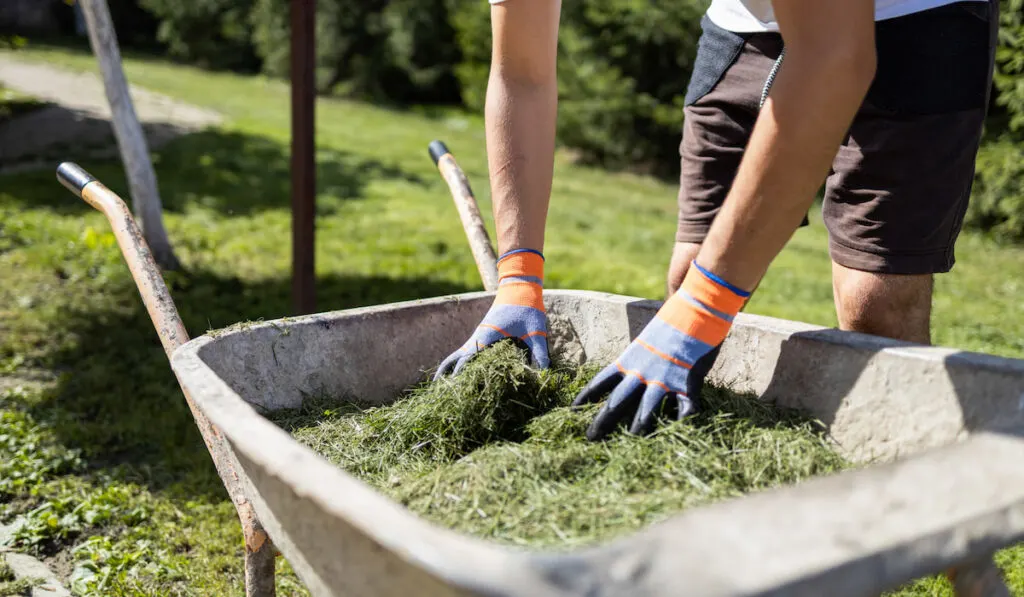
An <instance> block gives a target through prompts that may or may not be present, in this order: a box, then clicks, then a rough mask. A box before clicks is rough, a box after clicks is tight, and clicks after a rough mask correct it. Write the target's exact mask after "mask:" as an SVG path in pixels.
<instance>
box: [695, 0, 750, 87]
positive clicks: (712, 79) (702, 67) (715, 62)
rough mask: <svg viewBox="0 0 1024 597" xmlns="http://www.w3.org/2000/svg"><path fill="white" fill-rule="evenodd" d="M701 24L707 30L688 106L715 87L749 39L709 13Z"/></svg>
mask: <svg viewBox="0 0 1024 597" xmlns="http://www.w3.org/2000/svg"><path fill="white" fill-rule="evenodd" d="M700 26H701V29H702V31H703V32H702V33H701V36H700V40H698V42H697V56H696V58H695V59H694V61H693V73H692V74H691V75H690V83H689V85H688V86H687V88H686V97H685V98H684V100H683V105H684V106H690V105H692V104H693V103H694V102H696V101H697V100H699V99H700V98H702V97H704V96H705V95H707V94H708V93H709V92H710V91H711V90H712V89H714V88H715V85H717V84H718V81H719V80H721V78H722V75H724V74H725V71H726V70H728V69H729V67H730V66H731V65H732V63H733V62H735V60H736V57H737V56H739V54H740V51H741V50H743V44H744V43H745V42H746V38H744V37H743V36H742V35H740V34H738V33H733V32H731V31H727V30H725V29H722V28H721V27H719V26H718V25H715V24H714V23H712V22H711V19H709V18H708V16H707V15H704V16H703V17H702V18H701V21H700Z"/></svg>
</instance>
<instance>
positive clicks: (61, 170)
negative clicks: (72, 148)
mask: <svg viewBox="0 0 1024 597" xmlns="http://www.w3.org/2000/svg"><path fill="white" fill-rule="evenodd" d="M57 180H59V181H60V184H62V185H64V186H65V187H67V189H68V190H69V191H71V192H72V193H74V194H75V195H77V196H78V197H79V198H81V197H82V189H84V188H85V185H87V184H89V183H90V182H94V181H95V180H96V179H95V178H93V176H92V174H89V173H88V172H86V171H85V169H83V168H82V167H81V166H79V165H78V164H76V163H74V162H64V163H62V164H61V165H60V166H57Z"/></svg>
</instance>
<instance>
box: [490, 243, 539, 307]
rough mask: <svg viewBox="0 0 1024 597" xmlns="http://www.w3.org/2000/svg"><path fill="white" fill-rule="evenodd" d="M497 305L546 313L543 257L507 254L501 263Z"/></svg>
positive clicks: (499, 264) (499, 262) (528, 254)
mask: <svg viewBox="0 0 1024 597" xmlns="http://www.w3.org/2000/svg"><path fill="white" fill-rule="evenodd" d="M494 304H496V305H517V306H520V307H532V308H534V309H537V310H538V311H544V257H543V256H542V255H540V253H536V252H534V251H519V252H510V253H506V254H505V255H504V256H502V258H501V259H500V260H499V261H498V294H497V296H496V297H495V299H494Z"/></svg>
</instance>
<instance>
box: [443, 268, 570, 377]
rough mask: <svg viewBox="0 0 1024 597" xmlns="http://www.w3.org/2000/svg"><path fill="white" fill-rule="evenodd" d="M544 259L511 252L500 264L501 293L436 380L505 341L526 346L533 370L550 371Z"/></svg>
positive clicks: (444, 362) (499, 288)
mask: <svg viewBox="0 0 1024 597" xmlns="http://www.w3.org/2000/svg"><path fill="white" fill-rule="evenodd" d="M543 294H544V255H542V254H541V253H540V252H539V251H534V250H532V249H516V250H513V251H509V252H507V253H505V254H504V255H502V256H501V259H499V260H498V293H497V295H496V296H495V297H494V303H493V304H492V305H491V308H490V310H489V311H487V314H486V315H485V316H484V319H483V321H481V322H480V325H479V326H478V327H477V328H476V332H475V333H474V334H473V335H472V336H471V337H470V338H469V340H467V341H466V343H465V344H463V345H462V347H461V348H459V349H458V350H457V351H455V352H454V353H452V354H451V355H450V356H449V357H448V358H446V359H445V360H444V361H442V362H441V366H440V367H438V369H437V373H436V374H435V375H434V380H435V381H436V380H438V379H440V378H441V377H442V376H444V375H446V374H447V373H448V371H449V370H451V372H452V374H455V373H458V372H459V371H460V370H461V369H462V368H463V367H465V366H466V363H467V362H469V360H470V359H471V358H472V357H473V356H474V355H475V354H476V353H478V352H480V351H481V350H483V349H484V348H486V347H488V346H490V345H492V344H494V343H496V342H498V341H500V340H504V339H505V338H513V339H514V340H516V341H517V342H519V343H520V344H522V345H525V347H526V349H527V351H528V352H529V354H530V361H531V363H532V364H533V366H535V367H538V368H541V369H546V368H547V367H548V366H549V365H550V360H549V359H548V340H547V336H548V334H547V332H548V323H547V315H546V312H545V310H544V297H543Z"/></svg>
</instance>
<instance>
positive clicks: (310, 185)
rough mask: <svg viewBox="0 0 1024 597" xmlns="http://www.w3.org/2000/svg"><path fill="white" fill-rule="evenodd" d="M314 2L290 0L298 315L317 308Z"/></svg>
mask: <svg viewBox="0 0 1024 597" xmlns="http://www.w3.org/2000/svg"><path fill="white" fill-rule="evenodd" d="M315 13H316V4H315V1H314V0H291V88H292V157H291V177H292V302H293V309H294V310H295V312H296V314H307V313H312V312H313V310H314V309H315V308H316V284H315V267H314V257H313V255H314V247H315V245H316V243H315V238H316V154H315V145H314V126H315V122H316V119H315V110H316V89H315V81H314V65H315V62H316V39H315V24H316V21H315Z"/></svg>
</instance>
